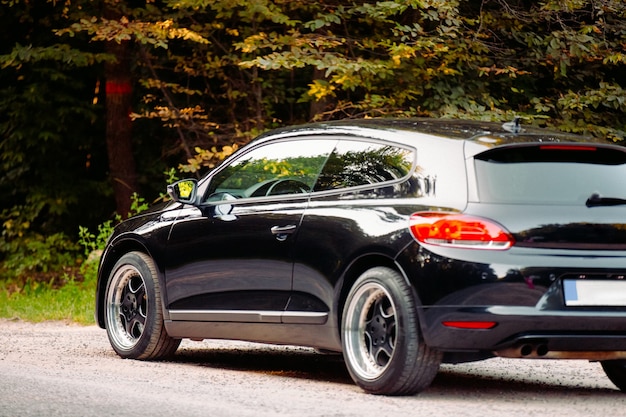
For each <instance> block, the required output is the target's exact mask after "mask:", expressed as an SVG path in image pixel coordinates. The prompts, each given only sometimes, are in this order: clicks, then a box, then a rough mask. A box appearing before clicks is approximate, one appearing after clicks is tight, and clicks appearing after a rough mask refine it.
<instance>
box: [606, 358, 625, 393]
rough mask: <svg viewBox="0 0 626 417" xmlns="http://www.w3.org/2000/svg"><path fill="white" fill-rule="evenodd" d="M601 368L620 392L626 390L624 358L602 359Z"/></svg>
mask: <svg viewBox="0 0 626 417" xmlns="http://www.w3.org/2000/svg"><path fill="white" fill-rule="evenodd" d="M600 363H601V364H602V369H604V373H605V374H606V376H608V377H609V379H610V380H611V382H612V383H614V384H615V386H616V387H617V388H619V389H620V391H622V392H626V360H621V359H620V360H614V361H602V362H600Z"/></svg>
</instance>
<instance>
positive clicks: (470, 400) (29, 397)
mask: <svg viewBox="0 0 626 417" xmlns="http://www.w3.org/2000/svg"><path fill="white" fill-rule="evenodd" d="M110 415H115V416H119V417H124V416H139V415H153V416H172V417H173V416H176V417H179V416H211V417H221V416H238V417H239V416H243V417H245V416H250V417H264V416H336V417H339V416H359V417H368V416H376V417H384V416H387V415H389V416H392V415H393V416H420V417H423V416H454V417H457V416H480V417H485V416H509V417H516V416H520V417H521V416H523V417H528V416H542V417H554V416H567V417H578V416H585V417H590V416H593V417H611V416H626V395H623V394H621V393H620V392H619V391H617V389H616V388H615V387H614V386H613V385H612V384H611V382H610V381H609V380H608V379H607V378H606V377H605V376H604V373H603V372H602V370H601V368H600V366H599V365H598V364H596V363H589V362H586V361H553V360H541V361H531V360H511V359H506V360H505V359H490V360H487V361H483V362H477V363H473V364H463V365H444V366H442V369H441V371H440V373H439V375H438V376H437V378H436V379H435V382H434V383H433V385H432V386H431V387H430V388H429V389H428V390H426V391H425V392H423V393H421V394H419V395H417V396H413V397H380V396H373V395H368V394H365V393H364V392H362V391H361V390H360V389H359V388H358V387H356V386H355V385H354V384H353V383H352V381H351V380H350V378H349V376H348V373H347V371H346V370H345V367H344V365H343V362H342V360H341V358H340V357H339V356H332V355H322V354H318V353H316V352H314V351H312V350H310V349H305V348H298V347H277V346H266V345H259V344H251V343H241V342H230V341H204V342H192V341H183V343H182V345H181V348H180V349H179V350H178V352H177V353H176V355H175V357H174V358H173V359H172V360H171V361H166V362H141V361H133V360H123V359H120V358H118V357H117V356H116V355H115V354H114V353H113V351H112V350H111V348H110V347H109V343H108V340H107V338H106V333H105V332H104V330H101V329H99V328H97V327H94V326H87V327H84V326H77V325H68V324H65V323H59V322H52V323H40V324H31V323H24V322H20V321H6V320H5V321H2V320H0V416H2V417H4V416H7V417H9V416H10V417H14V416H20V417H22V416H25V417H28V416H110Z"/></svg>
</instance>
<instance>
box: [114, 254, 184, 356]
mask: <svg viewBox="0 0 626 417" xmlns="http://www.w3.org/2000/svg"><path fill="white" fill-rule="evenodd" d="M104 301H105V309H104V315H105V317H104V318H105V327H106V331H107V335H108V337H109V342H110V343H111V346H112V347H113V350H115V352H116V353H117V354H118V355H119V356H121V357H122V358H129V359H144V360H150V359H162V358H165V357H167V356H170V355H172V354H173V353H174V352H175V351H176V349H177V348H178V346H179V345H180V339H174V338H172V337H170V336H168V334H167V333H166V331H165V325H164V323H163V311H162V307H161V290H160V288H159V282H158V279H157V273H156V267H155V266H154V262H153V261H152V259H151V258H150V257H149V256H148V255H146V254H144V253H141V252H130V253H127V254H125V255H124V256H122V257H121V258H120V260H119V261H117V263H116V264H115V266H114V267H113V270H112V272H111V274H110V275H109V279H108V281H107V287H106V291H105V300H104Z"/></svg>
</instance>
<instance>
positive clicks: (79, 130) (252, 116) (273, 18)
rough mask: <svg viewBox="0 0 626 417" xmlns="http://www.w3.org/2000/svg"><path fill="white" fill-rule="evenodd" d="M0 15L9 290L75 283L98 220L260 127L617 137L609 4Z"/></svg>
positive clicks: (107, 6)
mask: <svg viewBox="0 0 626 417" xmlns="http://www.w3.org/2000/svg"><path fill="white" fill-rule="evenodd" d="M0 27H2V31H1V32H0V196H2V197H1V198H0V226H1V235H0V290H2V289H4V291H5V293H6V294H8V296H11V294H19V293H21V292H24V291H27V290H28V289H29V288H30V289H31V290H32V288H33V287H37V286H38V285H39V283H45V284H46V285H47V286H48V287H53V288H54V287H59V286H63V285H64V284H67V283H68V282H75V281H83V280H84V279H85V278H84V276H85V275H86V273H85V270H84V265H85V260H86V259H87V256H88V253H89V252H91V251H92V250H94V249H98V248H99V247H101V246H102V245H103V243H104V240H105V239H106V235H107V234H108V232H109V231H110V228H111V226H112V225H113V224H114V223H115V222H116V221H118V220H119V219H120V218H123V217H126V216H128V214H129V213H133V212H137V211H140V210H142V209H144V208H145V207H146V205H148V204H150V203H152V202H155V201H156V200H159V199H162V198H164V197H163V193H162V192H163V190H164V185H165V183H166V182H169V181H172V180H173V179H175V178H182V177H188V176H201V175H202V174H204V173H205V172H206V171H207V170H208V169H210V168H212V167H214V166H215V165H216V164H218V163H219V161H220V160H222V159H223V158H224V157H226V156H228V155H229V154H230V153H232V152H233V151H234V150H236V149H237V148H238V147H240V146H242V145H243V144H245V143H247V142H248V141H249V140H251V139H252V138H253V137H254V136H256V135H257V134H259V133H261V132H263V131H266V130H268V129H271V128H274V127H278V126H283V125H289V124H298V123H304V122H308V121H321V120H330V119H339V118H357V117H383V116H395V117H408V116H422V117H449V118H465V119H481V120H496V121H505V120H507V121H508V120H512V119H513V117H514V116H520V117H522V120H523V123H525V124H532V125H537V126H547V127H552V128H556V129H560V130H563V131H568V132H577V133H583V134H587V135H592V136H595V137H597V138H599V139H600V140H606V141H609V142H616V143H618V144H622V143H623V141H624V136H625V131H626V92H625V90H624V89H625V88H626V2H624V1H623V0H544V1H530V0H390V1H379V2H364V1H360V0H359V1H351V2H348V1H338V0H274V1H270V0H143V1H142V0H93V1H89V0H0ZM92 264H93V262H92ZM91 274H93V266H92V272H91Z"/></svg>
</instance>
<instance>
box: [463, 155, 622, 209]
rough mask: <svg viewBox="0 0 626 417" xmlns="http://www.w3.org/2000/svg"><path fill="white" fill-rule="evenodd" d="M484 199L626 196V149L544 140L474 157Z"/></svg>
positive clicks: (568, 200)
mask: <svg viewBox="0 0 626 417" xmlns="http://www.w3.org/2000/svg"><path fill="white" fill-rule="evenodd" d="M475 168H476V175H477V183H478V195H479V199H480V201H481V202H487V203H515V204H525V203H528V204H536V203H541V204H585V202H586V201H587V199H588V198H589V197H590V196H591V195H592V194H594V193H597V194H599V195H601V196H604V197H611V198H626V181H624V178H626V153H625V152H624V151H623V150H621V149H618V148H614V147H600V146H595V145H579V144H571V145H570V144H545V145H532V146H513V147H505V148H497V149H492V150H489V151H487V152H484V153H482V154H479V155H477V156H476V157H475Z"/></svg>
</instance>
